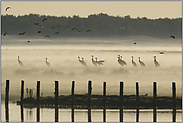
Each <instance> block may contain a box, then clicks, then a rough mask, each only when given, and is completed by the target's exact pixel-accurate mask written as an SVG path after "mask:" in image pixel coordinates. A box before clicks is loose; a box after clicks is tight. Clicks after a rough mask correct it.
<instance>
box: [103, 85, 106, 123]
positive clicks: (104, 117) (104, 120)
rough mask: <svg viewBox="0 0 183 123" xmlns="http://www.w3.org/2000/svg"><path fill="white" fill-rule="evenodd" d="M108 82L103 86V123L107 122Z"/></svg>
mask: <svg viewBox="0 0 183 123" xmlns="http://www.w3.org/2000/svg"><path fill="white" fill-rule="evenodd" d="M105 105H106V82H104V84H103V122H106V108H105Z"/></svg>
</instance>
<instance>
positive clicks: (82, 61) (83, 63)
mask: <svg viewBox="0 0 183 123" xmlns="http://www.w3.org/2000/svg"><path fill="white" fill-rule="evenodd" d="M78 60H79V62H80V63H81V64H82V65H84V66H87V64H86V63H85V62H84V58H83V57H82V60H81V59H80V57H79V56H78Z"/></svg>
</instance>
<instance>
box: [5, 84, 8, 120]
mask: <svg viewBox="0 0 183 123" xmlns="http://www.w3.org/2000/svg"><path fill="white" fill-rule="evenodd" d="M5 89H6V95H5V111H6V116H5V117H6V122H9V107H8V102H9V80H6V88H5Z"/></svg>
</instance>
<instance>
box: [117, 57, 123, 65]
mask: <svg viewBox="0 0 183 123" xmlns="http://www.w3.org/2000/svg"><path fill="white" fill-rule="evenodd" d="M118 63H119V64H120V65H121V66H124V65H123V62H122V60H121V59H120V55H118Z"/></svg>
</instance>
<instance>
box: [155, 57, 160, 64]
mask: <svg viewBox="0 0 183 123" xmlns="http://www.w3.org/2000/svg"><path fill="white" fill-rule="evenodd" d="M154 64H155V66H156V67H159V66H160V65H159V63H158V62H157V61H156V56H154Z"/></svg>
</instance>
